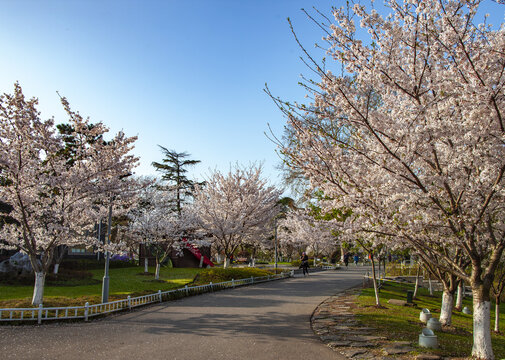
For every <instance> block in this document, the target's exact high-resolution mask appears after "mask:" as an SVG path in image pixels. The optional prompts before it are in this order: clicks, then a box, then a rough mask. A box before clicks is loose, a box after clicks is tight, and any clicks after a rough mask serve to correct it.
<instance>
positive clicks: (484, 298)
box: [472, 284, 494, 360]
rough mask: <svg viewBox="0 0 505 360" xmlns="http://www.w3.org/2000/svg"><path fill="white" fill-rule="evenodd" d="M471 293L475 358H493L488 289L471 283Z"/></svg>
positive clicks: (473, 353) (489, 359)
mask: <svg viewBox="0 0 505 360" xmlns="http://www.w3.org/2000/svg"><path fill="white" fill-rule="evenodd" d="M472 293H473V348H472V356H473V357H475V358H477V359H485V360H494V353H493V347H492V345H491V320H490V316H491V301H490V300H489V289H485V288H484V286H483V285H480V286H476V285H474V284H472Z"/></svg>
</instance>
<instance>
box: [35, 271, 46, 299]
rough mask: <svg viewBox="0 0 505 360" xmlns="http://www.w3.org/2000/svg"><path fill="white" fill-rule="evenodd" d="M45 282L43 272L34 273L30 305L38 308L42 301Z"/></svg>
mask: <svg viewBox="0 0 505 360" xmlns="http://www.w3.org/2000/svg"><path fill="white" fill-rule="evenodd" d="M45 282H46V273H45V272H43V271H40V272H35V285H34V287H33V298H32V305H34V306H39V305H40V304H42V301H43V299H44V284H45Z"/></svg>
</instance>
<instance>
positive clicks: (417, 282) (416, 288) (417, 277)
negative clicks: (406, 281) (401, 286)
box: [413, 266, 419, 299]
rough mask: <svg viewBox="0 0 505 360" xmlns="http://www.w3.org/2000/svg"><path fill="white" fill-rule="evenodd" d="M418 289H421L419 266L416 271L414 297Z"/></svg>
mask: <svg viewBox="0 0 505 360" xmlns="http://www.w3.org/2000/svg"><path fill="white" fill-rule="evenodd" d="M418 289H419V266H417V271H416V285H415V286H414V295H413V298H414V299H415V298H416V296H417V290H418Z"/></svg>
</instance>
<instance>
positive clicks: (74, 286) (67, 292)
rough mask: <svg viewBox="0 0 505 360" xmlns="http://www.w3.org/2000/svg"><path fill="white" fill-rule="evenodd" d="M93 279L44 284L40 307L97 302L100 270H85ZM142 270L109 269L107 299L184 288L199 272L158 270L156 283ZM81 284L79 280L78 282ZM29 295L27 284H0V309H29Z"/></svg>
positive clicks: (30, 293)
mask: <svg viewBox="0 0 505 360" xmlns="http://www.w3.org/2000/svg"><path fill="white" fill-rule="evenodd" d="M89 271H90V272H91V273H92V274H93V277H92V279H89V280H86V281H85V282H86V283H87V284H85V285H82V284H79V281H76V282H72V281H67V282H65V283H64V284H63V285H58V286H55V285H46V287H45V290H44V305H46V306H51V305H52V306H60V305H62V304H79V305H82V304H83V303H84V302H85V301H89V302H90V303H100V302H101V294H102V278H103V274H104V271H103V270H102V269H100V270H89ZM143 271H144V267H138V266H134V267H125V268H116V269H114V268H112V269H110V272H109V277H110V291H109V293H110V298H111V300H113V299H119V298H124V297H126V296H128V295H129V294H130V295H140V294H146V293H154V292H157V291H158V290H162V291H165V290H170V289H173V288H178V287H181V286H184V285H185V284H188V283H190V282H192V281H193V279H194V278H195V276H196V275H197V274H198V273H199V272H200V271H202V269H195V268H168V267H162V268H161V273H160V280H159V281H156V280H154V274H153V273H154V268H149V272H150V273H151V274H150V275H144V274H143ZM81 282H82V281H81ZM32 294H33V286H31V285H4V284H0V307H10V306H12V307H14V306H16V307H20V306H30V301H31V297H32Z"/></svg>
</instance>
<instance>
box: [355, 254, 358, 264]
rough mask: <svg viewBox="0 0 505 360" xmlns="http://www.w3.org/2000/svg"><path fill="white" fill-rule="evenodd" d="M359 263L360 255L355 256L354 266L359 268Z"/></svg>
mask: <svg viewBox="0 0 505 360" xmlns="http://www.w3.org/2000/svg"><path fill="white" fill-rule="evenodd" d="M358 261H359V255H358V254H355V255H354V265H356V266H358Z"/></svg>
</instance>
